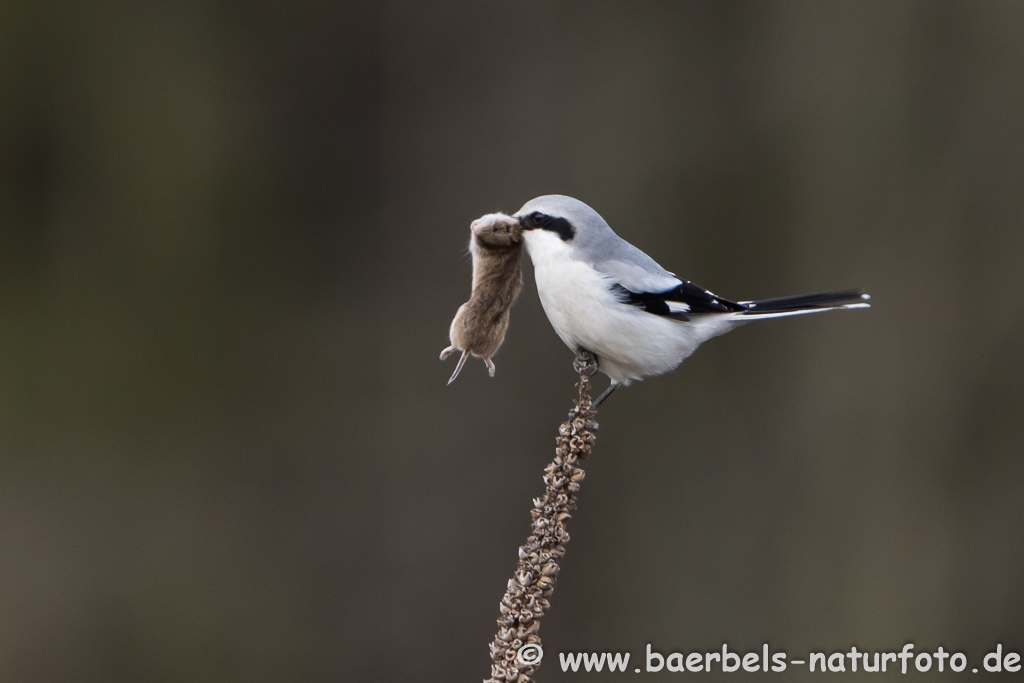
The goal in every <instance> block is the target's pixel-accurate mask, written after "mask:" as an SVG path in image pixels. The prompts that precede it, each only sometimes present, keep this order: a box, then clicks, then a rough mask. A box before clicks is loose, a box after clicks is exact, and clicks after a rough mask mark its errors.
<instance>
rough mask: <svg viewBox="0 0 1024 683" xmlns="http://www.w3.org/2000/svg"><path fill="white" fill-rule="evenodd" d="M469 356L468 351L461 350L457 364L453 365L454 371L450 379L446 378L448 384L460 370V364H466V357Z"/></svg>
mask: <svg viewBox="0 0 1024 683" xmlns="http://www.w3.org/2000/svg"><path fill="white" fill-rule="evenodd" d="M467 358H469V351H463V352H462V357H461V358H459V364H458V365H456V366H455V372H453V373H452V377H451V379H449V380H448V384H451V383H452V382H454V381H455V378H456V377H458V376H459V373H460V372H462V366H463V365H465V364H466V359H467Z"/></svg>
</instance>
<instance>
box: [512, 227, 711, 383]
mask: <svg viewBox="0 0 1024 683" xmlns="http://www.w3.org/2000/svg"><path fill="white" fill-rule="evenodd" d="M524 235H525V238H526V247H527V250H528V251H529V253H530V258H531V259H532V260H533V266H534V272H535V275H536V278H537V293H538V294H539V295H540V301H541V305H542V306H543V307H544V312H545V313H546V314H547V316H548V320H550V321H551V325H552V327H554V328H555V332H557V333H558V336H559V337H561V339H562V341H563V342H565V344H566V345H567V346H568V347H569V348H570V349H572V350H573V351H576V350H577V349H578V348H580V347H582V348H584V349H587V350H588V351H592V352H594V353H596V354H597V356H598V359H599V364H600V367H601V371H602V372H604V373H605V374H606V375H608V376H609V377H610V378H611V379H612V380H613V381H615V382H620V383H623V384H629V382H630V381H632V380H636V379H642V378H643V377H645V376H648V375H658V374H661V373H664V372H668V371H669V370H672V369H673V368H675V367H676V366H677V365H679V363H680V362H682V360H683V359H684V358H686V357H687V356H689V355H690V354H691V353H693V352H694V350H696V348H697V346H698V345H699V344H700V343H701V342H703V341H704V340H705V339H707V338H709V337H711V336H714V335H715V334H721V333H722V332H725V331H726V330H727V329H729V328H730V327H731V324H730V323H729V321H728V320H727V319H726V317H725V316H723V317H721V318H718V316H716V317H715V318H716V319H714V320H702V321H701V322H700V324H694V323H687V322H682V321H676V320H671V319H669V318H662V317H660V316H656V315H652V314H650V313H646V312H644V311H642V310H640V309H638V308H635V307H633V306H630V305H628V304H623V303H622V302H621V301H619V299H618V297H617V296H616V295H615V294H614V293H613V292H612V291H611V289H610V287H611V285H612V284H613V283H612V282H611V281H610V280H608V278H607V277H605V276H604V275H602V274H601V273H599V272H597V271H596V270H594V269H593V268H592V267H591V266H590V265H588V264H586V263H584V262H583V261H579V260H577V259H575V258H574V257H573V252H572V249H571V247H570V246H569V245H568V244H567V243H565V242H563V241H562V240H561V238H559V237H558V236H557V235H556V234H554V233H552V232H548V231H543V230H531V231H528V232H526V233H524ZM712 328H714V329H712Z"/></svg>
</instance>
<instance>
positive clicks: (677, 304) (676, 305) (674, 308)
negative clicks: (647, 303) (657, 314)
mask: <svg viewBox="0 0 1024 683" xmlns="http://www.w3.org/2000/svg"><path fill="white" fill-rule="evenodd" d="M665 303H667V304H668V310H670V311H671V312H673V313H686V312H687V311H689V310H690V307H689V306H688V305H687V304H684V303H683V302H681V301H666V302H665Z"/></svg>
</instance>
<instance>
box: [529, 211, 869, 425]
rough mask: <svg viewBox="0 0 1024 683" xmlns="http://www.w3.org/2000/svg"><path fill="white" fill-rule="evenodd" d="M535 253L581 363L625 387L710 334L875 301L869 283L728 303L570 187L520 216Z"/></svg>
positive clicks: (667, 365) (554, 319)
mask: <svg viewBox="0 0 1024 683" xmlns="http://www.w3.org/2000/svg"><path fill="white" fill-rule="evenodd" d="M514 218H516V219H517V220H518V221H519V222H520V224H521V225H522V228H523V239H524V241H525V245H526V251H527V253H528V254H529V255H530V260H531V261H533V269H534V277H535V279H536V282H537V293H538V295H539V296H540V302H541V306H542V307H543V309H544V313H545V314H546V315H547V318H548V320H549V321H550V322H551V326H552V327H553V328H554V329H555V332H556V333H557V334H558V336H559V337H560V338H561V340H562V341H563V342H564V343H565V345H566V346H568V347H569V349H571V350H572V351H574V352H575V353H576V361H575V367H576V369H577V370H578V371H580V372H583V373H584V374H588V375H593V374H595V373H596V372H597V371H600V372H602V373H603V374H605V375H607V376H608V378H609V379H610V380H611V384H610V385H609V386H608V388H607V389H606V390H605V391H604V392H603V393H602V394H601V395H600V396H598V398H597V399H596V400H595V401H594V403H593V406H594V407H595V408H596V407H597V406H599V405H600V404H601V403H602V402H604V400H605V399H607V398H608V397H609V396H610V395H611V394H612V392H614V391H615V390H616V389H617V388H618V387H620V386H628V385H629V384H631V383H632V382H634V381H637V380H642V379H644V378H645V377H651V376H654V375H661V374H664V373H666V372H670V371H671V370H674V369H675V368H676V367H678V366H679V364H680V363H681V362H682V361H683V360H684V359H685V358H687V357H689V356H690V355H691V354H692V353H693V352H694V351H696V350H697V347H698V346H700V345H701V344H703V343H704V342H706V341H707V340H709V339H711V338H713V337H717V336H719V335H721V334H724V333H726V332H729V331H730V330H733V329H735V328H736V327H739V326H740V325H743V324H744V323H747V322H751V321H754V320H767V319H770V318H781V317H786V316H793V315H803V314H807V313H819V312H821V311H829V310H835V309H845V308H868V307H869V306H870V304H869V303H868V301H869V300H870V298H871V297H870V296H868V295H867V294H865V293H863V292H862V291H861V290H844V291H834V292H819V293H817V294H804V295H798V296H787V297H781V298H775V299H760V300H754V301H730V300H728V299H724V298H722V297H720V296H718V295H716V294H713V293H711V292H710V291H708V290H706V289H704V288H703V287H700V286H698V285H695V284H694V283H692V282H690V281H688V280H683V279H680V278H678V277H676V275H675V273H672V272H670V271H668V270H666V269H664V268H662V267H661V266H660V265H658V263H657V262H656V261H655V260H654V259H653V258H651V257H650V256H648V255H647V254H645V253H644V252H642V251H641V250H640V249H638V248H636V247H634V246H633V245H632V244H630V243H629V242H627V241H626V240H624V239H622V238H621V237H619V236H618V235H616V234H615V232H614V231H613V230H612V229H611V227H610V226H609V225H608V223H607V222H606V221H605V220H604V218H602V217H601V215H600V214H598V213H597V211H595V210H594V209H592V208H590V207H589V206H588V205H586V204H584V203H583V202H581V201H580V200H578V199H574V198H573V197H569V196H566V195H558V194H552V195H544V196H542V197H537V198H535V199H531V200H530V201H528V202H527V203H526V204H524V205H523V207H522V208H521V209H519V211H517V212H516V213H515V215H514Z"/></svg>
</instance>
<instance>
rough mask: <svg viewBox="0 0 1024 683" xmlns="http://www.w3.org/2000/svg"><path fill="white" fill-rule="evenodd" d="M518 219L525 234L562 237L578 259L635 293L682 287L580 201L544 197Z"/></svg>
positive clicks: (530, 203)
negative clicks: (537, 231) (545, 234)
mask: <svg viewBox="0 0 1024 683" xmlns="http://www.w3.org/2000/svg"><path fill="white" fill-rule="evenodd" d="M515 217H516V218H517V219H519V222H520V224H521V225H522V226H523V230H524V231H532V230H545V231H550V232H552V233H554V234H556V235H558V237H559V238H560V239H561V240H562V241H563V242H565V243H566V244H568V245H569V246H570V247H571V248H572V253H573V255H574V257H575V258H577V259H579V260H581V261H584V262H586V263H588V264H590V265H591V266H593V267H594V268H595V269H596V270H598V271H600V272H602V273H604V274H606V275H608V276H609V277H610V278H612V279H613V280H614V281H616V282H618V283H619V284H621V285H622V286H623V287H625V288H627V289H630V290H632V291H634V292H658V291H665V290H668V289H671V288H672V287H675V286H677V285H679V283H680V281H679V280H678V279H677V278H676V277H675V275H673V274H672V273H670V272H669V271H667V270H665V269H664V268H662V267H661V266H660V265H658V263H657V262H656V261H655V260H654V259H652V258H651V257H650V256H648V255H647V254H645V253H644V252H642V251H640V250H639V249H637V248H636V247H634V246H633V245H632V244H630V243H629V242H627V241H626V240H624V239H622V238H621V237H619V236H618V235H616V234H615V232H614V231H613V230H612V229H611V227H609V225H608V223H607V222H606V221H605V220H604V219H603V218H601V215H600V214H599V213H598V212H597V211H594V210H593V209H592V208H590V207H589V206H587V205H586V204H584V203H583V202H581V201H580V200H578V199H574V198H573V197H567V196H566V195H561V194H549V195H544V196H543V197H537V198H536V199H531V200H530V201H528V202H526V204H524V205H523V208H521V209H519V211H517V212H516V214H515ZM527 236H528V235H527ZM529 249H530V240H529V239H527V250H529Z"/></svg>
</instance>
